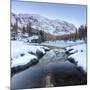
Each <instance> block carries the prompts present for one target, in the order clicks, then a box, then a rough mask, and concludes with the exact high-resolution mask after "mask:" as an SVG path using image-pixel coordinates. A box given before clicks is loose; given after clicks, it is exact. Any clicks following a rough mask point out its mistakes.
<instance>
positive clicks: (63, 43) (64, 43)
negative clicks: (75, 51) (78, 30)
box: [41, 40, 84, 47]
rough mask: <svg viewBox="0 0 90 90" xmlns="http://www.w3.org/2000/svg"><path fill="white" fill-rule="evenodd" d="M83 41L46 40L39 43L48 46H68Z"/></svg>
mask: <svg viewBox="0 0 90 90" xmlns="http://www.w3.org/2000/svg"><path fill="white" fill-rule="evenodd" d="M82 43H84V41H83V40H77V41H75V42H74V41H63V40H57V41H46V42H44V43H42V44H41V45H49V46H56V47H68V46H73V45H77V44H82Z"/></svg>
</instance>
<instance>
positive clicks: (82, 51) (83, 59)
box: [67, 43, 87, 71]
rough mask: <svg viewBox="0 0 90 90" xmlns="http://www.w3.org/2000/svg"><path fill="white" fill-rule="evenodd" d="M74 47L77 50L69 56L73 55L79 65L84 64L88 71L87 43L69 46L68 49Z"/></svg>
mask: <svg viewBox="0 0 90 90" xmlns="http://www.w3.org/2000/svg"><path fill="white" fill-rule="evenodd" d="M70 48H73V49H74V50H73V51H72V52H74V51H76V50H77V52H76V53H75V54H72V55H70V56H69V57H72V58H74V59H75V61H78V66H82V67H83V69H84V70H85V71H87V56H86V54H87V53H86V44H85V43H84V44H79V45H75V46H72V47H67V49H70Z"/></svg>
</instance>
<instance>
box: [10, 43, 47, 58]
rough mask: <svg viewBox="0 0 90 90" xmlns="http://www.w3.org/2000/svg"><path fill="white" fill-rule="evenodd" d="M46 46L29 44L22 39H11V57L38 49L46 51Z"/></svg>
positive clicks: (34, 51)
mask: <svg viewBox="0 0 90 90" xmlns="http://www.w3.org/2000/svg"><path fill="white" fill-rule="evenodd" d="M44 48H45V47H43V46H34V45H27V44H26V43H23V42H22V41H11V59H13V58H18V56H20V54H26V53H28V52H32V53H36V51H37V50H39V51H41V52H42V53H45V50H44Z"/></svg>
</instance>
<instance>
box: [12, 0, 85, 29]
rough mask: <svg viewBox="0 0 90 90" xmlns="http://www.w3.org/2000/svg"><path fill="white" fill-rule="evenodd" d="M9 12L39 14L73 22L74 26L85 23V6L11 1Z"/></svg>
mask: <svg viewBox="0 0 90 90" xmlns="http://www.w3.org/2000/svg"><path fill="white" fill-rule="evenodd" d="M11 12H13V13H15V14H19V13H26V14H40V15H41V16H44V17H47V18H50V19H60V20H65V21H68V22H70V23H73V24H74V25H75V26H76V27H78V26H80V25H81V24H86V6H85V5H69V4H55V3H40V2H38V3H37V2H26V1H18V0H17V1H16V0H12V1H11Z"/></svg>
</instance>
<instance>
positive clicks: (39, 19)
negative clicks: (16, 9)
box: [11, 13, 76, 35]
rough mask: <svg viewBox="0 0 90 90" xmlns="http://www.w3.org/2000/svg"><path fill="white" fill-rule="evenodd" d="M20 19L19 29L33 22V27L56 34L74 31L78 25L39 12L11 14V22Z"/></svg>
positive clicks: (13, 22)
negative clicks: (52, 18)
mask: <svg viewBox="0 0 90 90" xmlns="http://www.w3.org/2000/svg"><path fill="white" fill-rule="evenodd" d="M16 19H17V20H18V27H19V29H20V28H21V29H22V28H23V27H26V26H27V24H29V23H30V24H31V27H32V28H34V29H37V30H42V31H44V32H46V33H50V34H54V35H63V34H69V33H74V32H75V31H76V27H75V26H74V25H73V24H71V23H68V22H66V21H61V20H58V19H56V20H51V19H48V18H46V17H43V16H40V15H38V14H18V15H16V14H13V13H12V14H11V24H12V25H14V24H15V23H16Z"/></svg>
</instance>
